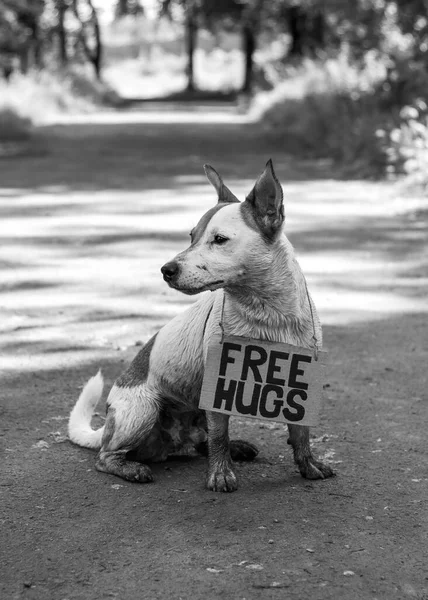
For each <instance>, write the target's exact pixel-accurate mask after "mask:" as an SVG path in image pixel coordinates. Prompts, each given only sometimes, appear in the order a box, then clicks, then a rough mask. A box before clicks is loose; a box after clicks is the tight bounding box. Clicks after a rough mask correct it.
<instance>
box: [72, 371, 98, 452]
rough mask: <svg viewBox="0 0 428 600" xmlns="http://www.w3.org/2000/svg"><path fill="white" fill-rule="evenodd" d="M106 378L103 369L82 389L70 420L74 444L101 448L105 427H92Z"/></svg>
mask: <svg viewBox="0 0 428 600" xmlns="http://www.w3.org/2000/svg"><path fill="white" fill-rule="evenodd" d="M103 387H104V380H103V376H102V374H101V371H98V373H97V374H96V375H95V376H94V377H91V379H90V380H89V381H88V383H87V384H86V385H85V387H84V388H83V390H82V393H81V394H80V396H79V399H78V400H77V402H76V404H75V405H74V408H73V410H72V411H71V413H70V418H69V421H68V436H69V438H70V440H71V441H72V442H73V443H74V444H78V445H79V446H83V447H84V448H100V447H101V438H102V435H103V431H104V427H101V428H100V429H96V430H94V429H92V427H91V419H92V415H93V412H94V409H95V407H96V405H97V404H98V402H99V401H100V399H101V396H102V393H103Z"/></svg>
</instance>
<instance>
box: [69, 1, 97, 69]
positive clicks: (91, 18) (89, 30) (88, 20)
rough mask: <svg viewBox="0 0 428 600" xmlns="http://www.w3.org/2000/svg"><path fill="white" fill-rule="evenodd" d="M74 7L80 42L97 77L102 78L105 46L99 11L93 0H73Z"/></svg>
mask: <svg viewBox="0 0 428 600" xmlns="http://www.w3.org/2000/svg"><path fill="white" fill-rule="evenodd" d="M72 8H73V12H74V15H75V17H76V18H77V20H78V21H79V23H80V32H79V41H80V44H81V46H82V48H83V51H84V53H85V56H86V58H87V59H88V60H89V61H90V62H91V63H92V65H93V67H94V70H95V75H96V77H97V78H98V79H100V78H101V62H102V55H103V46H102V40H101V31H100V24H99V21H98V15H97V11H96V10H95V8H94V5H93V3H92V0H72Z"/></svg>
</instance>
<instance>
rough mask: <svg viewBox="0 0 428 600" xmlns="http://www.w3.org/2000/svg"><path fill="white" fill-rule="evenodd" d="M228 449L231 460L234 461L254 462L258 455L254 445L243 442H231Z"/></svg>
mask: <svg viewBox="0 0 428 600" xmlns="http://www.w3.org/2000/svg"><path fill="white" fill-rule="evenodd" d="M229 447H230V455H231V457H232V460H236V461H239V460H242V461H249V460H254V459H255V458H256V456H257V454H258V453H259V449H258V448H257V447H256V446H254V444H251V443H250V442H246V441H245V440H231V441H230V443H229Z"/></svg>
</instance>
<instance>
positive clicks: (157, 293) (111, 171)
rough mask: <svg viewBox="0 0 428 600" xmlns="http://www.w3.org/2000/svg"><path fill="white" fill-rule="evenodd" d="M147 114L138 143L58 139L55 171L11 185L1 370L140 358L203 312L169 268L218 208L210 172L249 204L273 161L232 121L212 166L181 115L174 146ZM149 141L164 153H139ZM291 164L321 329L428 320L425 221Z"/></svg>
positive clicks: (382, 195) (220, 134) (95, 137)
mask: <svg viewBox="0 0 428 600" xmlns="http://www.w3.org/2000/svg"><path fill="white" fill-rule="evenodd" d="M150 114H151V113H150V112H149V113H142V114H140V115H137V114H136V113H128V114H127V116H126V120H129V122H132V121H134V122H135V127H134V129H135V128H137V129H136V131H137V132H138V135H139V138H138V137H137V138H135V139H136V141H134V138H133V137H132V136H131V130H128V129H125V130H123V131H122V133H121V130H120V129H117V130H114V129H113V130H111V129H109V127H106V126H104V125H99V126H95V125H91V127H90V129H87V128H85V129H84V130H82V135H83V134H84V135H85V136H86V138H87V139H86V140H85V141H84V142H82V141H80V140H81V137H80V133H79V131H80V129H79V128H78V127H80V126H78V127H77V129H73V127H71V128H66V129H61V130H60V131H61V136H60V137H58V138H57V139H56V141H55V144H56V145H55V146H54V147H53V149H52V150H53V151H52V153H51V155H50V156H49V157H48V158H46V159H45V160H43V159H38V160H36V161H34V160H33V161H32V162H31V161H27V163H26V164H25V165H23V167H22V168H21V169H15V171H14V170H13V169H12V170H10V171H9V172H8V173H5V175H6V179H5V181H4V183H5V187H4V188H0V215H1V220H0V242H1V247H0V307H1V308H0V313H1V325H0V327H1V330H2V342H1V349H2V352H3V354H4V360H5V362H3V364H4V365H5V367H6V368H12V369H14V368H19V369H25V368H29V369H30V368H33V365H34V361H37V364H38V365H39V366H40V368H42V367H43V366H44V367H45V368H51V367H52V365H54V364H55V361H56V360H57V361H61V360H66V361H68V362H70V361H73V360H76V361H78V360H79V356H81V355H82V353H83V354H84V353H91V352H94V353H95V354H97V355H99V354H100V353H102V349H103V348H105V349H126V348H132V347H133V346H134V345H135V343H136V342H137V343H141V342H145V341H146V340H147V339H148V338H149V337H150V336H151V335H152V334H153V333H154V332H155V331H156V330H157V329H159V328H160V327H161V326H162V324H163V323H165V322H166V321H167V320H169V319H171V318H172V317H173V316H174V315H175V314H177V312H179V311H181V310H183V309H184V308H185V307H186V306H188V305H189V304H190V303H191V302H193V301H194V299H192V298H188V297H186V296H183V295H180V294H179V293H178V292H175V291H173V290H170V289H169V288H168V287H167V286H166V284H165V283H164V282H163V280H162V277H161V273H160V267H161V266H162V265H163V264H164V263H165V262H166V261H167V260H169V259H170V258H171V257H173V256H174V255H175V254H176V253H177V252H178V251H180V250H182V249H184V248H185V247H186V246H187V244H188V243H189V237H188V234H189V231H190V229H191V228H192V227H193V226H194V225H195V223H196V222H197V221H198V219H199V217H200V216H201V215H202V214H203V213H204V212H205V211H206V210H207V209H208V208H209V207H210V206H211V205H212V204H214V203H215V201H216V199H215V195H214V193H213V190H212V188H211V187H210V186H209V184H208V183H207V182H206V180H205V178H204V175H203V171H202V163H203V162H205V161H206V160H207V158H208V159H209V160H210V162H211V161H212V162H213V163H214V164H215V165H216V166H219V165H220V166H219V168H221V167H222V165H226V166H225V167H224V168H225V170H226V172H225V179H226V181H227V183H228V184H229V185H230V186H231V187H232V189H233V191H234V192H235V193H236V194H237V195H238V197H239V198H241V199H244V198H245V195H246V194H247V193H248V192H249V190H250V189H251V187H252V185H253V182H254V180H255V178H256V177H257V175H258V173H259V172H260V170H261V168H262V167H263V165H264V162H265V161H266V159H267V158H268V157H269V156H268V152H269V150H268V149H266V148H265V147H262V146H261V147H260V148H258V150H257V152H255V148H253V147H251V148H250V150H251V155H249V154H247V152H248V144H249V143H250V140H251V134H250V133H248V134H247V133H246V132H247V130H246V128H245V126H243V125H242V124H239V119H238V120H237V119H236V116H235V117H234V118H235V122H234V125H233V126H232V128H230V125H228V124H227V120H228V119H229V118H231V115H227V114H226V117H227V119H226V122H223V124H222V125H221V126H217V125H212V124H211V125H210V127H212V131H213V132H214V131H215V137H214V138H213V141H212V144H213V145H212V148H211V151H210V152H207V153H206V154H207V155H208V156H207V155H206V154H205V152H204V149H203V148H204V143H205V141H204V140H205V139H206V136H207V133H209V130H206V129H204V128H202V129H198V128H197V127H194V128H193V129H192V130H191V131H189V132H187V133H186V132H185V129H183V128H185V125H183V124H182V121H181V120H180V119H181V117H180V113H174V115H173V116H171V115H172V113H163V114H164V115H165V114H169V118H171V119H172V118H173V120H174V122H175V126H176V127H181V128H182V129H181V130H180V131H181V138H179V139H180V142H179V143H178V141H177V139H176V138H174V139H171V138H170V132H169V131H168V129H165V127H164V125H162V126H160V127H159V128H156V125H153V124H152V125H151V129H149V130H146V129H145V128H144V125H141V123H142V121H143V120H144V119H146V118H149V117H150ZM152 114H157V113H152ZM182 114H184V113H182ZM189 114H190V113H189ZM192 114H193V113H192ZM198 114H199V113H196V115H198ZM200 114H202V115H203V117H204V118H206V119H208V122H209V121H210V119H212V118H213V115H212V114H211V113H209V112H207V111H205V112H202V113H200ZM142 115H144V119H143V118H142ZM217 116H218V115H217ZM223 116H224V115H223ZM214 117H215V115H214ZM88 118H90V119H92V118H93V117H92V116H90V117H88ZM100 118H102V119H106V118H107V116H106V115H102V116H101V117H100ZM123 118H124V116H123V115H122V116H119V119H123ZM180 123H181V124H180ZM236 127H238V128H239V127H241V128H243V129H235V128H236ZM132 131H134V130H132ZM238 131H239V132H240V133H239V135H240V136H241V137H240V141H235V133H234V132H238ZM53 132H54V133H55V130H53ZM64 132H65V133H66V135H64V136H63V135H62V134H63V133H64ZM73 132H74V133H73ZM115 132H116V133H115ZM76 135H77V137H76ZM91 135H92V137H90V136H91ZM236 135H237V134H236ZM246 135H248V136H249V137H248V138H246ZM146 136H148V139H150V140H152V141H154V142H155V143H156V144H157V146H156V148H157V149H156V150H152V149H151V147H150V146H145V145H144V139H145V137H146ZM138 139H139V140H140V142H138ZM88 140H91V141H88ZM162 140H163V141H162ZM227 140H229V142H228V141H227ZM217 143H218V144H219V146H218V148H217V147H216V144H217ZM162 144H163V145H164V148H165V150H164V152H163V154H162V153H160V152H159V148H160V147H161V146H162ZM234 146H236V149H235V148H234ZM220 148H221V149H222V151H223V153H222V154H220V150H219V149H220ZM114 151H116V154H115V153H114ZM154 152H155V154H154ZM110 153H111V159H110ZM225 153H226V154H225ZM154 159H155V160H157V163H154V164H155V165H156V166H154V167H151V166H149V165H150V164H152V161H153V160H154ZM94 161H96V163H95V167H96V168H94ZM99 161H101V162H100V163H99V164H98V162H99ZM103 161H104V162H103ZM105 161H108V162H105ZM287 161H288V159H284V158H282V159H280V160H277V161H276V167H277V170H278V173H279V175H280V177H281V180H282V181H283V184H284V198H285V209H286V220H287V224H286V227H287V232H288V235H289V237H290V239H291V241H292V242H293V244H294V245H295V247H296V252H297V256H298V258H299V260H300V262H301V264H302V266H303V269H304V272H305V274H306V276H307V279H308V282H309V285H310V289H311V291H312V294H313V296H314V298H315V300H316V303H317V306H318V308H319V310H320V313H321V317H322V320H323V322H324V323H327V324H335V323H353V322H358V321H368V320H373V319H379V318H384V317H387V316H389V315H394V314H401V313H412V312H418V313H421V312H426V311H427V309H428V306H427V304H426V291H427V289H428V281H427V273H428V253H427V246H426V241H427V240H426V237H427V234H426V232H427V227H426V225H427V218H428V217H427V212H426V211H425V212H424V211H423V210H422V209H421V207H420V206H418V204H417V202H415V201H414V200H412V199H407V198H400V197H399V196H398V195H397V192H396V189H397V188H394V187H393V186H392V185H390V184H386V183H365V182H359V181H352V182H344V181H334V180H331V179H315V178H313V179H311V176H312V177H313V176H314V174H313V173H311V171H310V170H307V172H306V177H305V176H304V175H302V172H301V171H299V172H295V171H294V166H293V162H292V160H290V161H288V162H287ZM9 165H11V166H12V167H13V168H15V167H14V166H13V164H12V163H9ZM180 165H182V166H180ZM3 168H4V167H3ZM90 169H92V171H90ZM14 172H15V173H16V176H15V177H14V175H13V173H14ZM91 172H94V173H95V172H96V178H92V179H91V177H90V173H91ZM23 173H24V175H25V176H24V175H22V174H23ZM23 177H24V178H23ZM15 358H16V360H15Z"/></svg>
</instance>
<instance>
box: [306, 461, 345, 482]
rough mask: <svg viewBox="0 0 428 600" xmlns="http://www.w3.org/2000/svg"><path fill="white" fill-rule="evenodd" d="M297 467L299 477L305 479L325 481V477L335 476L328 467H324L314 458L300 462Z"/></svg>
mask: <svg viewBox="0 0 428 600" xmlns="http://www.w3.org/2000/svg"><path fill="white" fill-rule="evenodd" d="M298 467H299V471H300V474H301V476H302V477H304V478H305V479H327V477H334V476H335V475H336V473H335V472H334V471H333V469H332V468H331V467H330V466H329V465H325V464H324V463H322V462H321V461H319V460H315V459H314V458H308V459H306V460H304V461H302V462H301V463H300V464H299V465H298Z"/></svg>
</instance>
